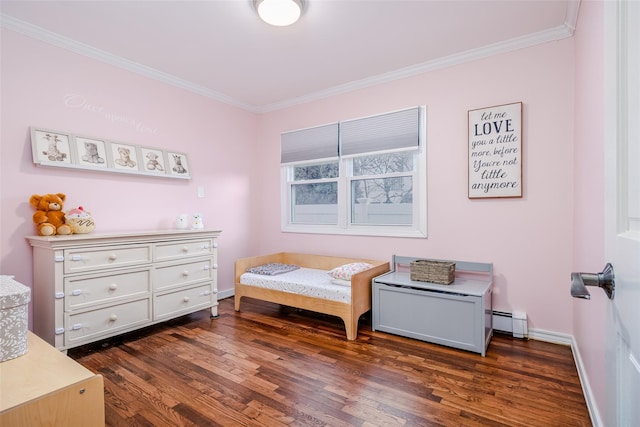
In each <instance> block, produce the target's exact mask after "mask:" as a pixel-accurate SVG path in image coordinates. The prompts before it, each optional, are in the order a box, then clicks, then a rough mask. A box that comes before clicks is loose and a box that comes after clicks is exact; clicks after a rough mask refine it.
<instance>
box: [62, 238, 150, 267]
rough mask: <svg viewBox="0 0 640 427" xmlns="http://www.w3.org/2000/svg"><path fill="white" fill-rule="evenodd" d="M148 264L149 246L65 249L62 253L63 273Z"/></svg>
mask: <svg viewBox="0 0 640 427" xmlns="http://www.w3.org/2000/svg"><path fill="white" fill-rule="evenodd" d="M150 262H151V245H148V244H142V245H127V246H104V247H94V248H78V249H66V250H65V251H64V271H65V273H81V272H87V271H94V270H100V269H105V268H118V267H130V266H134V265H140V264H147V263H150Z"/></svg>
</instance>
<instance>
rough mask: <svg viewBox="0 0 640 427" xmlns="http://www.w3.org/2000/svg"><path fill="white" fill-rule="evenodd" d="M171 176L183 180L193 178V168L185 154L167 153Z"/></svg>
mask: <svg viewBox="0 0 640 427" xmlns="http://www.w3.org/2000/svg"><path fill="white" fill-rule="evenodd" d="M166 153H167V160H168V162H169V163H168V165H169V174H171V175H174V176H180V177H183V178H188V177H191V166H190V165H189V160H188V159H187V155H186V154H185V153H180V152H176V151H167V152H166Z"/></svg>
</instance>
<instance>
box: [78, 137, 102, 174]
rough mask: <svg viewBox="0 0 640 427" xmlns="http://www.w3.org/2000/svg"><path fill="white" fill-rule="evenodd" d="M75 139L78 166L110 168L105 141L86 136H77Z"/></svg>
mask: <svg viewBox="0 0 640 427" xmlns="http://www.w3.org/2000/svg"><path fill="white" fill-rule="evenodd" d="M74 139H75V146H76V160H77V161H76V163H77V164H78V165H80V166H83V167H88V168H99V169H106V168H107V167H108V166H109V165H108V162H107V147H106V142H105V141H103V140H101V139H95V138H87V137H84V136H76V137H75V138H74Z"/></svg>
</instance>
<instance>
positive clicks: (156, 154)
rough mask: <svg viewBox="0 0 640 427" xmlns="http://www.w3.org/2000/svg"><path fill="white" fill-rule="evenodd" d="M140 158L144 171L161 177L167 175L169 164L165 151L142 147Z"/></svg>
mask: <svg viewBox="0 0 640 427" xmlns="http://www.w3.org/2000/svg"><path fill="white" fill-rule="evenodd" d="M140 156H141V157H140V163H141V164H142V170H144V171H145V172H148V173H153V174H159V175H166V174H167V169H168V167H167V165H168V163H167V159H166V156H165V154H164V151H162V150H159V149H157V148H149V147H140Z"/></svg>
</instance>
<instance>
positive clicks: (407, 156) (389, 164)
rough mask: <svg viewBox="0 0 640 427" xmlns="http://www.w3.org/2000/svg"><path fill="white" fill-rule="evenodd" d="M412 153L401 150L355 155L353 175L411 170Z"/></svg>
mask: <svg viewBox="0 0 640 427" xmlns="http://www.w3.org/2000/svg"><path fill="white" fill-rule="evenodd" d="M413 155H414V153H413V152H412V151H401V152H398V153H386V154H377V155H374V156H362V157H355V158H354V159H353V176H362V175H384V174H388V173H395V172H409V171H412V170H413Z"/></svg>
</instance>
